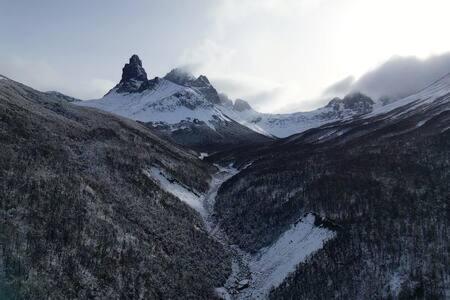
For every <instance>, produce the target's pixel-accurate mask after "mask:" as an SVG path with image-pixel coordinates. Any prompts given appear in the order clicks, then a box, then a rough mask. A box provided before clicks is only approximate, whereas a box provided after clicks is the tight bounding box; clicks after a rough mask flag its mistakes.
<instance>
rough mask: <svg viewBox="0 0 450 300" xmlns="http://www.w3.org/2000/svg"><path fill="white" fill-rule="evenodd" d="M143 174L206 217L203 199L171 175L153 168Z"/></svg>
mask: <svg viewBox="0 0 450 300" xmlns="http://www.w3.org/2000/svg"><path fill="white" fill-rule="evenodd" d="M143 172H144V174H145V175H146V176H147V177H149V178H150V179H152V180H153V181H155V182H156V183H157V184H158V185H159V186H160V187H161V188H162V189H163V190H165V191H166V192H168V193H170V194H172V195H173V196H175V197H177V198H178V199H180V200H181V201H183V202H185V203H186V204H188V205H189V206H190V207H192V208H193V209H195V210H196V211H198V212H199V213H200V214H201V215H202V216H205V215H206V211H205V208H204V207H203V198H202V197H201V196H200V195H198V194H196V193H194V192H193V191H191V190H189V189H188V188H187V187H185V186H183V185H182V184H180V183H178V182H177V181H175V180H174V179H172V178H171V177H170V175H168V174H167V173H166V172H164V171H163V170H162V169H160V168H157V167H151V168H150V169H149V170H143Z"/></svg>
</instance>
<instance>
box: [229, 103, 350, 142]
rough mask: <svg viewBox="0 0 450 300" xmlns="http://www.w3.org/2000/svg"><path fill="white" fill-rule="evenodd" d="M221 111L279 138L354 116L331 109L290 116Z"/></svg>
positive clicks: (242, 122) (256, 129) (323, 108)
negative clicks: (337, 112)
mask: <svg viewBox="0 0 450 300" xmlns="http://www.w3.org/2000/svg"><path fill="white" fill-rule="evenodd" d="M221 110H222V111H223V112H224V114H225V115H227V116H229V117H230V118H231V119H233V120H235V121H236V122H238V123H240V124H241V125H244V126H247V127H249V128H250V129H252V130H254V131H256V132H259V133H261V134H264V135H267V136H275V137H279V138H284V137H288V136H290V135H293V134H296V133H301V132H303V131H306V130H308V129H311V128H316V127H319V126H322V125H324V124H327V123H331V122H334V121H338V120H345V119H348V118H350V117H352V116H353V115H354V113H353V112H352V111H350V110H346V109H343V110H342V111H341V114H340V115H339V116H338V114H336V112H335V111H334V110H333V108H331V107H322V108H319V109H316V110H313V111H307V112H296V113H290V114H269V113H260V112H257V111H255V110H253V109H248V110H244V111H241V112H239V111H235V110H233V109H232V107H229V106H222V107H221Z"/></svg>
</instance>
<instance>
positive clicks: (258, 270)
mask: <svg viewBox="0 0 450 300" xmlns="http://www.w3.org/2000/svg"><path fill="white" fill-rule="evenodd" d="M314 220H315V216H314V215H313V214H307V215H306V216H305V217H304V218H302V219H301V220H300V221H299V222H297V223H296V224H294V225H292V226H291V228H290V229H288V230H287V231H285V232H284V233H283V234H282V235H281V236H280V237H279V238H278V240H277V241H276V242H275V243H274V244H273V245H271V246H269V247H266V248H263V249H261V250H260V251H259V252H258V253H257V254H255V255H253V256H252V257H251V258H250V259H249V262H248V264H249V267H250V272H251V274H252V279H251V283H250V286H251V288H249V289H248V290H245V291H244V292H243V293H242V295H241V296H240V297H241V298H251V299H265V298H266V297H267V295H268V294H269V292H270V290H271V289H272V288H275V287H277V286H279V285H280V284H281V283H282V282H283V281H284V279H285V278H286V277H287V276H288V275H289V274H290V273H292V272H294V271H295V270H296V268H297V265H298V264H300V263H301V262H303V261H305V260H306V259H307V258H308V256H310V255H311V254H312V253H314V252H316V251H317V250H319V249H321V248H322V247H323V245H324V243H325V242H326V241H328V240H329V239H332V238H333V237H335V233H334V232H333V231H331V230H329V229H326V228H322V227H317V226H315V225H314Z"/></svg>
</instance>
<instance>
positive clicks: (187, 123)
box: [77, 55, 445, 152]
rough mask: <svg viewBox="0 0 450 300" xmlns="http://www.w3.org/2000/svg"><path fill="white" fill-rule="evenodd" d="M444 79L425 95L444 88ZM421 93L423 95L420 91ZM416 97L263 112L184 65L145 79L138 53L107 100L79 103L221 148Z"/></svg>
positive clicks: (201, 146)
mask: <svg viewBox="0 0 450 300" xmlns="http://www.w3.org/2000/svg"><path fill="white" fill-rule="evenodd" d="M442 85H444V86H445V84H444V83H442V82H441V83H440V85H439V84H438V83H436V84H435V86H434V87H433V90H430V88H431V87H429V88H427V89H425V90H424V91H422V92H421V93H422V94H421V97H422V98H424V97H427V94H425V93H431V94H433V95H437V94H438V93H439V91H441V92H444V90H445V88H443V86H442ZM419 94H420V93H419ZM409 101H413V98H411V97H406V98H404V99H401V100H398V101H396V102H393V103H386V102H383V101H374V100H372V99H371V98H370V97H368V96H366V95H363V94H361V93H353V94H350V95H347V96H346V97H344V98H343V99H340V98H334V99H332V100H331V101H330V102H329V103H328V104H327V105H326V106H324V107H321V108H318V109H316V110H313V111H308V112H296V113H290V114H270V113H261V112H258V111H256V110H254V109H253V108H252V107H251V106H250V105H249V104H248V103H247V102H245V101H244V100H241V99H237V100H235V101H234V103H233V102H232V101H231V100H229V99H226V98H223V97H221V96H220V95H219V94H218V92H217V91H216V89H215V88H214V86H213V85H212V84H211V83H210V82H209V80H208V78H206V77H205V76H203V75H201V76H199V77H197V78H196V77H194V76H193V75H192V74H190V73H189V72H186V71H184V70H181V69H174V70H172V71H170V72H169V73H168V74H167V75H166V76H164V78H158V77H156V78H154V79H151V80H149V79H147V73H146V72H145V70H144V69H143V67H142V62H141V60H140V59H139V57H137V56H136V55H133V56H132V57H131V58H130V62H129V63H128V64H126V65H125V67H124V68H123V74H122V80H121V81H120V83H119V84H117V85H116V86H115V87H114V88H113V89H112V90H111V91H109V92H108V93H107V94H106V95H105V96H104V97H103V98H101V99H98V100H90V101H83V102H78V103H77V104H78V105H83V106H92V107H97V108H100V109H102V110H106V111H109V112H113V113H115V114H118V115H122V116H125V117H128V118H131V119H134V120H138V121H141V122H144V123H147V124H148V125H149V126H151V127H153V128H155V129H156V130H157V131H158V132H159V133H160V134H161V135H163V136H165V137H167V138H170V139H173V140H174V141H176V142H178V143H180V144H183V145H187V146H190V147H192V148H194V149H197V150H203V151H208V152H209V151H216V150H223V148H224V146H230V145H232V146H235V145H241V144H242V143H243V144H250V143H255V142H264V141H268V140H269V139H268V138H264V137H262V135H265V136H266V137H269V138H284V137H288V136H291V135H294V134H298V133H301V132H304V131H306V130H308V129H311V128H317V127H320V126H322V125H325V124H329V123H333V122H337V121H348V120H351V119H353V118H357V117H360V116H363V115H364V116H373V115H375V114H380V113H385V112H388V111H390V110H393V109H395V108H397V107H399V106H401V105H404V104H406V103H409Z"/></svg>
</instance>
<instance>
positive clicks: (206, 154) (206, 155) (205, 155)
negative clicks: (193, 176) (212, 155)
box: [198, 152, 209, 160]
mask: <svg viewBox="0 0 450 300" xmlns="http://www.w3.org/2000/svg"><path fill="white" fill-rule="evenodd" d="M208 156H209V154H208V153H206V152H201V153H200V155H199V156H198V158H199V159H201V160H203V159H204V158H205V157H208Z"/></svg>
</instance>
